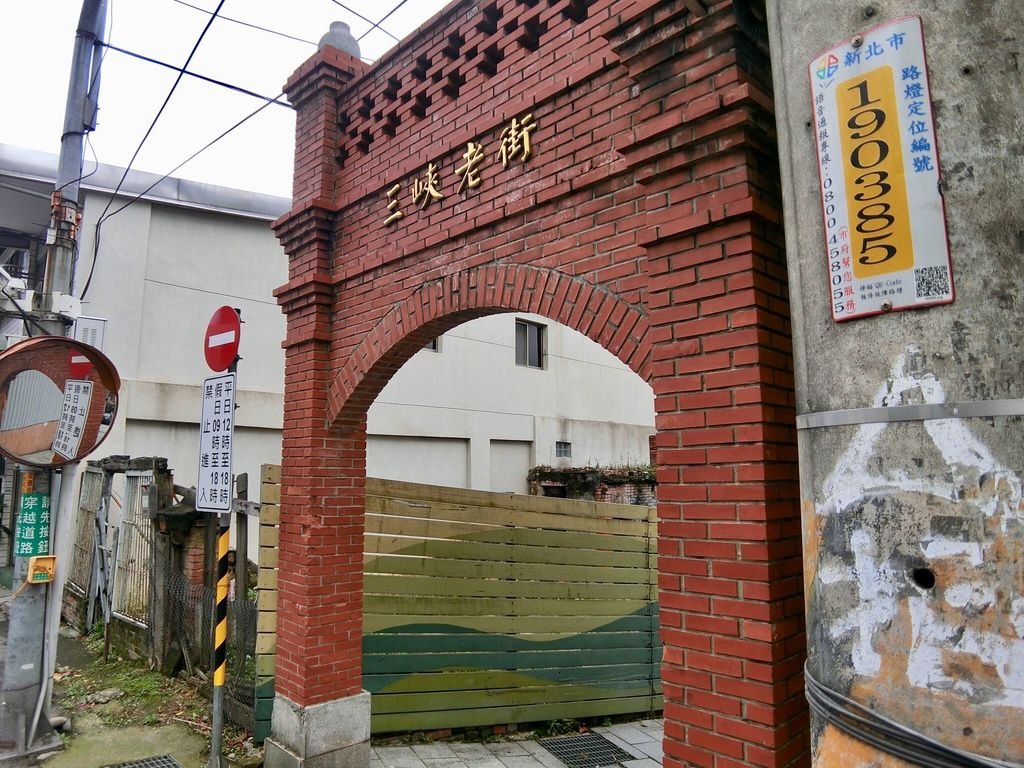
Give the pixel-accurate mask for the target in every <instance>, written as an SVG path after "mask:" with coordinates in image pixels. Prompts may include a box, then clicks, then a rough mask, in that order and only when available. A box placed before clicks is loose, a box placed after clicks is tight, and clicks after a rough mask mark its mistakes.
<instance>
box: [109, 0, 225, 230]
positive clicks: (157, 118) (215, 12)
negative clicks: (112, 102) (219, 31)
mask: <svg viewBox="0 0 1024 768" xmlns="http://www.w3.org/2000/svg"><path fill="white" fill-rule="evenodd" d="M224 3H225V0H220V2H218V3H217V7H216V8H215V9H214V10H213V13H212V14H210V18H209V19H208V20H207V22H206V26H204V27H203V31H202V32H200V33H199V39H197V40H196V42H195V45H193V46H192V50H191V52H190V53H189V55H188V58H187V59H185V64H184V65H183V66H182V68H181V72H179V73H178V76H177V77H176V78H175V79H174V84H173V85H172V86H171V89H170V90H169V91H168V92H167V96H166V97H165V98H164V102H163V104H161V105H160V109H158V110H157V113H156V116H155V117H154V118H153V121H152V122H151V123H150V124H149V128H147V129H146V133H145V135H143V137H142V141H140V142H139V146H138V147H136V148H135V152H134V153H133V154H132V156H131V159H130V160H129V161H128V165H127V166H126V167H125V169H124V173H123V174H121V180H120V181H118V182H117V186H116V187H115V188H114V191H113V192H112V193H111V195H110V200H109V201H108V202H107V205H106V207H105V208H104V209H103V213H101V214H100V216H99V218H98V219H97V220H96V227H97V230H98V229H99V226H100V225H101V224H102V223H103V220H104V218H105V217H106V215H107V211H109V210H110V206H111V205H112V204H113V202H114V198H115V197H116V196H117V193H118V192H120V191H121V185H123V184H124V181H125V179H127V178H128V172H129V171H130V170H131V168H132V163H134V162H135V159H136V158H137V157H138V156H139V152H141V151H142V147H143V146H144V145H145V144H146V140H147V139H148V138H149V136H150V134H151V133H153V129H154V128H155V127H156V124H157V123H158V122H159V121H160V117H161V115H163V113H164V110H165V109H166V108H167V105H168V104H169V103H170V101H171V97H172V96H173V95H174V92H175V91H176V90H177V88H178V84H179V83H181V80H182V78H183V77H185V70H187V69H188V65H189V64H190V63H191V62H192V59H193V57H194V56H195V55H196V51H198V50H199V46H200V44H201V43H202V42H203V38H205V37H206V33H207V32H209V31H210V27H211V26H213V22H214V20H215V19H216V18H217V15H218V14H219V13H220V9H221V8H222V7H223V6H224ZM97 234H98V232H97ZM97 239H98V238H97Z"/></svg>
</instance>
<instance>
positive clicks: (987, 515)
mask: <svg viewBox="0 0 1024 768" xmlns="http://www.w3.org/2000/svg"><path fill="white" fill-rule="evenodd" d="M920 359H921V355H920V352H919V351H918V350H917V349H915V348H908V349H907V351H906V352H905V353H904V354H902V355H900V357H899V358H898V359H897V361H896V364H895V366H894V368H893V371H892V375H891V376H890V377H889V379H888V380H887V381H886V382H885V383H884V384H883V386H881V387H880V388H879V390H878V392H877V393H876V396H875V398H874V406H875V407H884V406H898V405H908V404H920V403H928V404H939V403H944V402H946V400H945V391H944V389H943V387H942V384H941V382H940V381H938V379H936V377H935V376H934V375H933V374H931V373H912V372H911V371H910V370H909V368H910V365H909V364H908V361H913V360H920ZM922 425H923V428H924V430H925V431H926V432H927V435H928V437H929V438H930V441H931V442H932V443H933V444H934V446H935V448H936V449H937V450H938V452H939V454H940V455H941V457H942V460H943V462H944V463H945V465H946V466H945V471H944V472H935V471H934V468H933V467H932V468H931V469H932V470H933V471H930V472H921V473H918V474H917V475H915V474H914V473H912V472H908V471H907V470H905V469H893V468H889V469H887V470H885V471H884V472H883V471H882V470H881V469H880V468H881V466H882V463H881V462H880V461H877V460H876V459H877V458H878V457H877V454H876V450H877V448H878V446H879V440H880V438H881V437H882V435H883V433H884V432H885V430H886V429H888V428H890V427H889V425H887V424H866V425H863V426H861V427H859V428H858V430H857V432H856V434H855V436H854V438H853V439H852V440H851V442H850V444H849V446H848V447H847V449H846V450H845V451H844V453H843V454H842V455H841V457H840V459H839V460H838V461H837V462H836V465H835V467H834V469H833V471H832V473H831V474H830V475H829V476H828V478H827V479H826V480H825V482H824V483H823V486H822V494H821V498H822V499H823V501H822V503H821V504H819V505H817V507H816V511H817V514H818V515H819V516H821V517H830V516H833V515H839V514H842V513H843V512H844V510H849V509H853V508H857V507H858V505H861V504H862V503H863V502H865V501H866V500H867V499H869V498H875V499H877V498H879V497H885V496H891V495H896V494H907V493H911V494H915V493H916V494H922V495H927V496H928V497H930V498H933V499H934V498H939V499H942V500H946V501H948V502H949V503H950V504H952V505H955V506H956V508H957V509H958V510H961V511H962V510H967V513H968V514H967V517H968V518H972V516H973V518H972V519H974V518H976V519H978V520H980V521H981V525H980V528H979V535H977V536H966V537H961V538H955V537H950V536H945V535H942V534H941V533H936V532H935V531H931V532H930V533H929V534H928V535H927V536H926V537H925V538H924V539H922V540H920V541H918V542H916V546H917V547H919V549H920V554H921V555H922V556H923V557H924V558H925V559H926V560H927V562H928V563H930V564H933V565H936V566H939V565H943V564H945V565H947V566H949V567H945V568H942V569H941V571H942V572H943V573H945V574H957V579H958V580H957V581H954V582H953V583H944V584H941V585H939V587H938V588H937V589H936V590H935V591H934V594H925V590H918V592H919V593H920V594H913V590H911V594H909V595H908V590H907V586H906V585H907V583H908V574H907V573H905V572H904V570H905V569H904V568H903V567H901V566H900V565H899V564H898V563H897V562H895V561H893V560H892V558H891V557H890V555H891V553H883V552H879V551H878V546H877V544H876V541H877V540H878V539H877V536H875V535H872V533H873V532H872V531H869V530H868V529H866V528H864V527H860V528H855V529H854V530H853V531H852V533H851V534H850V541H849V549H848V551H849V553H850V554H852V563H851V562H850V560H851V558H850V557H849V556H847V558H846V559H843V558H841V557H839V556H836V555H835V554H829V553H825V554H823V555H822V559H821V562H820V563H819V567H818V570H817V575H816V579H817V581H818V583H819V584H820V585H823V586H824V587H825V588H829V587H833V586H835V585H841V584H842V583H844V582H846V583H849V584H851V585H855V586H856V594H857V602H856V604H855V605H854V606H853V607H852V608H851V609H850V610H849V611H847V612H846V613H845V614H843V615H842V616H840V617H839V618H837V619H835V620H833V621H832V622H831V624H830V626H829V627H828V629H829V632H830V635H831V636H832V638H833V639H835V640H849V641H850V643H851V649H850V653H851V663H852V665H853V668H854V670H855V671H856V672H857V673H858V674H859V675H863V676H866V677H874V676H876V675H877V674H878V673H879V672H880V670H881V668H882V664H883V658H882V654H881V653H879V648H878V637H879V633H882V632H885V631H887V630H888V629H889V628H890V627H891V626H892V625H893V624H894V622H896V621H898V619H899V616H900V613H901V611H903V610H904V608H905V610H906V613H907V614H909V619H910V625H911V633H910V635H911V638H910V647H908V648H906V649H905V652H906V677H907V680H908V681H909V683H910V684H911V685H913V686H917V687H919V688H924V689H928V690H933V691H947V692H950V693H953V694H958V695H962V696H965V697H974V696H976V695H978V694H979V691H978V690H977V688H978V686H977V684H976V681H974V680H972V679H971V677H970V676H969V675H968V676H961V675H956V674H951V673H950V671H949V669H948V655H949V654H950V653H953V654H956V655H957V657H958V658H960V659H964V658H973V659H975V660H976V661H977V663H978V665H979V666H981V667H983V668H985V669H989V670H992V671H994V673H995V675H997V677H998V681H999V685H998V686H994V685H989V686H988V687H987V688H986V691H985V692H984V696H985V699H986V700H987V701H989V702H990V703H994V704H1002V705H1007V706H1011V707H1016V708H1024V597H1022V596H1021V590H1022V585H1021V583H1020V581H1021V579H1020V565H1019V564H1017V563H1012V562H1006V563H999V562H998V561H999V559H1000V558H1001V557H1005V554H1004V553H1003V550H1002V548H1001V547H1000V546H999V543H1000V540H1001V539H1002V538H1003V535H1004V534H1007V533H1008V532H1011V536H1019V535H1020V531H1021V530H1022V529H1021V524H1022V523H1024V515H1022V511H1021V510H1022V507H1021V479H1020V477H1019V476H1018V475H1017V474H1016V473H1015V472H1014V471H1012V470H1011V469H1009V468H1008V467H1006V466H1004V465H1003V464H1002V463H1001V462H1000V461H999V460H998V459H996V458H995V457H994V456H993V455H992V452H991V451H990V450H989V449H988V448H987V447H986V446H985V445H984V444H983V443H982V442H981V441H980V440H979V439H978V437H977V436H976V435H975V434H973V433H972V432H971V430H970V429H969V428H968V427H967V425H966V423H965V422H964V421H963V420H960V419H940V420H926V421H924V422H922ZM979 478H980V480H979ZM822 551H823V552H824V551H825V550H824V549H823V550H822ZM958 563H959V566H962V567H957V565H958ZM968 563H969V564H970V566H971V567H966V565H967V564H968ZM983 566H984V567H983ZM993 574H1000V575H999V576H998V577H997V579H996V580H997V581H999V583H998V584H993V583H991V582H992V581H993ZM904 615H906V614H904ZM890 650H891V649H890ZM990 682H991V681H990Z"/></svg>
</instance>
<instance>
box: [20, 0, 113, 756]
mask: <svg viewBox="0 0 1024 768" xmlns="http://www.w3.org/2000/svg"><path fill="white" fill-rule="evenodd" d="M106 13H107V2H106V0H84V2H83V5H82V11H81V15H80V17H79V21H78V30H77V34H76V37H75V49H74V53H73V56H72V62H71V75H70V81H69V85H68V96H67V104H66V108H65V115H64V131H63V134H62V136H61V152H60V161H59V165H58V168H57V182H56V187H55V189H54V193H53V200H52V209H53V210H52V217H51V222H50V232H49V237H48V242H49V245H50V248H49V251H48V254H47V263H46V274H45V277H44V281H43V294H44V295H43V302H44V303H43V307H42V310H43V312H42V316H41V318H40V319H39V322H40V324H41V325H42V326H43V327H44V328H46V329H47V331H48V332H49V333H50V334H51V335H54V336H65V335H67V330H68V327H69V326H70V325H71V323H72V322H73V321H74V318H75V317H77V316H78V315H80V314H81V312H80V303H79V302H78V301H77V300H76V299H74V298H73V297H72V296H71V286H72V281H73V270H74V257H75V251H76V243H77V240H78V227H79V222H80V218H81V217H80V214H79V180H80V176H81V173H82V160H83V151H84V145H85V134H86V133H87V132H88V131H90V130H92V129H93V128H94V127H95V124H96V95H97V93H98V90H99V65H100V57H101V48H102V43H103V29H104V26H105V24H106ZM29 311H31V309H30V310H29ZM77 469H78V462H71V463H70V464H68V465H66V466H65V468H64V470H63V471H62V472H61V474H60V475H57V474H56V473H55V472H54V471H53V470H47V469H39V470H32V474H34V475H35V476H39V486H40V487H46V488H53V487H59V489H60V490H59V498H58V501H57V504H56V511H55V517H54V524H53V525H52V526H51V530H52V531H53V534H52V539H51V542H52V544H51V550H50V551H51V552H52V553H53V554H55V555H56V556H57V577H56V579H55V580H54V582H53V583H52V584H51V585H50V586H49V587H46V588H45V590H46V591H45V593H44V592H43V589H44V588H40V587H31V586H29V588H28V589H27V591H25V592H24V593H22V594H20V595H18V596H17V597H16V598H15V599H14V600H13V601H12V602H11V604H10V609H9V621H10V625H9V630H8V643H7V656H6V664H5V668H4V680H3V709H2V712H0V761H4V762H6V761H7V760H8V759H14V760H19V759H20V758H22V757H24V756H26V755H31V754H34V753H36V752H39V751H45V750H47V749H52V748H53V745H54V744H59V740H57V739H56V738H55V737H54V735H53V733H52V729H51V728H50V725H49V720H48V709H49V698H50V694H51V682H52V676H53V669H54V664H55V660H56V644H57V631H58V629H59V624H60V613H61V597H62V594H63V586H64V582H65V580H66V575H67V569H68V566H69V563H70V553H71V535H72V534H71V518H72V516H73V514H74V509H73V507H74V505H73V503H72V499H73V496H74V492H75V488H76V484H75V476H76V473H77ZM51 495H52V494H51ZM27 572H28V558H25V557H18V558H16V559H15V567H14V579H15V583H19V582H24V581H25V579H26V575H27ZM44 595H45V596H44Z"/></svg>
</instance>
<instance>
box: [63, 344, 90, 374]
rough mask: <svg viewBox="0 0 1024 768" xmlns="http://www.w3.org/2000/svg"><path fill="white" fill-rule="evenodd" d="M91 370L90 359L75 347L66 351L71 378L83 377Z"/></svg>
mask: <svg viewBox="0 0 1024 768" xmlns="http://www.w3.org/2000/svg"><path fill="white" fill-rule="evenodd" d="M91 370H92V361H91V360H90V359H89V358H88V357H86V356H85V355H84V354H82V352H80V351H79V350H77V349H72V350H71V351H70V352H68V373H69V374H70V375H71V378H72V379H85V378H88V376H89V371H91Z"/></svg>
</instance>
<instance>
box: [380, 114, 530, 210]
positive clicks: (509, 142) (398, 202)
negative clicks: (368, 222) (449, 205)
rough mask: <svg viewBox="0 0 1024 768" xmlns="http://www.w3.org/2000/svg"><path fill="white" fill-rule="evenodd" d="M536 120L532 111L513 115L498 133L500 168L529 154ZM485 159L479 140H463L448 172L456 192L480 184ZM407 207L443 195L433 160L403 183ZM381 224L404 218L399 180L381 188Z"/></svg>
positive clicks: (416, 205)
mask: <svg viewBox="0 0 1024 768" xmlns="http://www.w3.org/2000/svg"><path fill="white" fill-rule="evenodd" d="M536 129H537V122H536V121H535V120H534V118H533V114H532V113H531V114H526V115H523V116H521V117H514V118H512V120H511V121H510V122H509V124H508V125H507V126H506V127H505V128H504V130H503V131H502V132H501V135H500V136H499V137H498V149H497V156H498V160H499V161H500V162H501V165H502V167H503V168H508V167H509V166H510V165H511V164H512V163H514V162H516V161H517V160H518V161H519V162H522V163H525V162H526V161H527V160H529V159H530V156H531V155H532V154H533V140H532V138H531V136H532V134H533V132H534V131H535V130H536ZM486 160H487V150H486V148H485V146H484V145H483V144H482V143H481V142H476V141H470V142H467V144H466V148H465V151H464V152H463V154H462V155H461V157H460V158H459V159H458V161H459V162H460V164H459V165H457V166H456V167H455V168H454V169H453V170H452V173H453V174H454V175H455V177H456V178H457V179H458V185H457V187H456V190H455V191H456V193H460V192H462V191H463V190H466V189H475V188H476V187H478V186H480V184H481V182H482V180H483V177H482V169H483V166H484V164H485V161H486ZM407 186H408V188H407V190H406V191H407V192H408V198H407V200H406V203H407V204H408V207H414V208H418V209H420V210H423V209H424V208H426V207H427V206H428V205H430V204H431V203H435V202H440V201H441V200H443V199H444V196H445V195H444V192H443V183H442V177H441V169H440V168H439V167H438V166H437V165H436V164H434V163H428V164H427V167H426V168H424V169H423V171H422V173H420V174H419V175H417V176H415V177H414V178H413V179H412V180H411V181H410V182H409V184H408V185H407ZM384 204H385V206H386V209H385V211H384V217H385V218H384V224H385V225H390V224H394V223H395V222H397V221H399V220H400V219H403V218H405V210H406V206H403V186H402V184H401V182H398V183H395V184H392V185H391V186H389V187H388V188H387V189H386V190H385V191H384Z"/></svg>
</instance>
